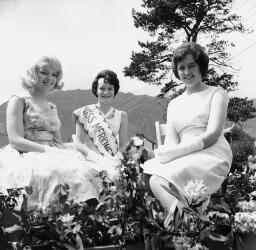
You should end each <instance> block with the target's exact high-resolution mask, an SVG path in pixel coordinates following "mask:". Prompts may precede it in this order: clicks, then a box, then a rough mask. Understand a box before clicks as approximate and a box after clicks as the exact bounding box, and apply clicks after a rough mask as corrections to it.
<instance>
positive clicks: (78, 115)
mask: <svg viewBox="0 0 256 250" xmlns="http://www.w3.org/2000/svg"><path fill="white" fill-rule="evenodd" d="M81 110H82V108H78V109H75V110H74V111H73V113H72V115H73V119H74V121H75V122H76V121H77V119H78V118H79V117H80V115H81Z"/></svg>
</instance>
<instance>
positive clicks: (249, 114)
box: [227, 97, 256, 128]
mask: <svg viewBox="0 0 256 250" xmlns="http://www.w3.org/2000/svg"><path fill="white" fill-rule="evenodd" d="M255 112H256V108H255V107H254V106H253V103H252V102H250V101H248V100H247V98H239V97H233V98H231V99H230V102H229V112H228V115H227V118H228V120H230V121H232V122H234V123H236V124H238V125H239V126H240V127H241V128H242V125H241V122H244V121H246V120H247V119H251V118H254V117H255Z"/></svg>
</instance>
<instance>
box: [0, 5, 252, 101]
mask: <svg viewBox="0 0 256 250" xmlns="http://www.w3.org/2000/svg"><path fill="white" fill-rule="evenodd" d="M141 3H142V2H141V0H125V1H124V0H0V32H1V42H0V75H1V83H0V86H1V87H2V88H1V92H0V104H1V103H3V102H5V101H6V100H8V98H9V97H10V96H11V95H12V94H14V93H16V94H22V93H24V90H22V88H21V86H20V77H22V76H23V75H24V73H25V72H26V70H27V69H28V68H29V67H30V66H31V65H33V63H34V62H35V61H36V60H37V59H38V58H40V57H41V56H43V55H54V56H57V57H58V58H59V59H60V61H61V62H62V66H63V71H64V76H63V81H64V82H65V87H64V90H69V89H90V87H91V82H92V80H93V78H94V77H95V75H96V74H97V73H98V72H99V71H101V70H102V69H111V70H113V71H115V72H116V73H117V75H118V77H119V80H120V85H121V88H120V91H122V92H132V93H134V94H137V95H138V94H147V95H156V94H158V93H159V90H160V88H161V86H160V87H156V86H153V85H148V84H146V83H143V82H141V81H138V80H137V79H130V78H128V77H124V75H123V68H124V67H125V66H128V65H129V63H130V57H131V53H132V51H139V50H140V48H139V46H138V41H146V40H147V39H148V34H147V33H146V32H144V31H143V30H141V29H137V28H135V26H134V24H133V18H132V8H135V9H136V10H138V9H139V8H140V5H141ZM233 12H234V13H237V14H240V15H241V16H242V18H243V21H244V24H246V25H248V26H249V27H251V28H255V29H256V3H255V1H254V0H240V1H239V0H235V1H234V8H233ZM227 37H228V39H230V40H231V41H234V42H235V43H236V45H237V46H236V47H235V48H234V49H233V50H232V55H233V56H234V58H233V60H232V62H233V64H234V65H235V67H236V68H239V69H240V70H239V73H238V75H237V76H236V77H237V80H238V81H239V91H236V92H235V93H233V95H236V96H240V97H248V98H256V82H255V79H254V77H253V76H254V72H255V66H254V64H255V55H256V32H252V33H251V34H234V35H232V36H230V35H228V36H227Z"/></svg>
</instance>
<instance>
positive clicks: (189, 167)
mask: <svg viewBox="0 0 256 250" xmlns="http://www.w3.org/2000/svg"><path fill="white" fill-rule="evenodd" d="M217 91H222V92H224V94H226V95H227V93H226V92H225V91H224V90H223V89H222V88H220V87H209V88H207V89H206V90H204V91H201V92H198V93H193V94H191V95H186V94H182V95H181V96H179V97H177V98H175V99H174V100H172V101H171V102H170V104H169V107H168V117H169V118H170V120H169V121H168V122H169V124H168V123H167V126H173V127H174V129H175V130H176V131H177V133H178V134H179V136H180V139H181V141H182V140H186V139H188V138H191V137H193V136H197V135H200V134H201V133H203V132H205V131H206V127H207V124H208V119H209V112H210V107H211V99H212V97H213V95H214V93H216V92H217ZM170 123H171V124H170ZM231 162H232V151H231V148H230V146H229V144H228V142H227V141H226V139H225V137H224V133H223V132H222V133H221V135H220V137H219V138H218V140H217V142H216V143H214V144H213V145H212V146H210V147H208V148H206V149H204V150H201V151H198V152H194V153H191V154H188V155H185V156H182V157H180V158H177V159H175V160H172V161H170V162H168V163H164V164H162V163H159V162H158V161H157V160H156V159H155V158H154V159H152V160H149V161H147V162H145V164H144V167H143V168H144V173H146V174H150V175H157V176H160V177H163V178H164V179H166V180H168V181H169V182H171V183H172V184H174V185H175V186H176V187H177V188H178V190H179V191H180V193H181V194H182V195H185V191H184V187H185V185H186V184H187V182H188V181H189V180H196V179H202V180H203V182H204V185H206V186H207V187H208V192H209V193H210V194H211V193H213V192H215V191H217V190H218V189H219V188H220V186H221V183H222V182H223V180H224V179H225V177H226V176H227V174H228V172H229V170H230V167H231Z"/></svg>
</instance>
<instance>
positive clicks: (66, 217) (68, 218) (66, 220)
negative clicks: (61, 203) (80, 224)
mask: <svg viewBox="0 0 256 250" xmlns="http://www.w3.org/2000/svg"><path fill="white" fill-rule="evenodd" d="M74 217H75V215H70V214H64V215H63V216H60V220H61V221H62V222H63V223H65V224H70V223H72V222H73V219H74Z"/></svg>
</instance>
